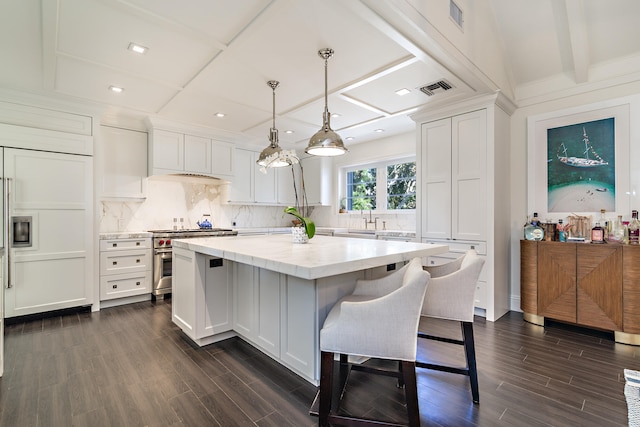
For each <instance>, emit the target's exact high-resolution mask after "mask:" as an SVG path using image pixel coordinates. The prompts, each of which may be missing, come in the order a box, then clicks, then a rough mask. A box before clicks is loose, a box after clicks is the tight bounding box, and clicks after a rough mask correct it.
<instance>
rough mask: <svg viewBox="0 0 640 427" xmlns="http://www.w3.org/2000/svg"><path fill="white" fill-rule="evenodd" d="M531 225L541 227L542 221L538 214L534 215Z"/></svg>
mask: <svg viewBox="0 0 640 427" xmlns="http://www.w3.org/2000/svg"><path fill="white" fill-rule="evenodd" d="M531 225H533V226H540V219H539V218H538V212H534V213H533V218H531Z"/></svg>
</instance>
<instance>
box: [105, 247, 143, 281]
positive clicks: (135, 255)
mask: <svg viewBox="0 0 640 427" xmlns="http://www.w3.org/2000/svg"><path fill="white" fill-rule="evenodd" d="M151 262H152V259H151V250H146V251H139V250H137V251H135V250H134V251H113V252H100V275H101V276H102V275H105V274H123V273H139V272H143V271H151Z"/></svg>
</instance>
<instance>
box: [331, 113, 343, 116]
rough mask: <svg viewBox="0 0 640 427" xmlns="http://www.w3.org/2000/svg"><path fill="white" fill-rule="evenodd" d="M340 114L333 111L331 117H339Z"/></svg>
mask: <svg viewBox="0 0 640 427" xmlns="http://www.w3.org/2000/svg"><path fill="white" fill-rule="evenodd" d="M340 116H341V115H340V114H338V113H333V114H331V117H340Z"/></svg>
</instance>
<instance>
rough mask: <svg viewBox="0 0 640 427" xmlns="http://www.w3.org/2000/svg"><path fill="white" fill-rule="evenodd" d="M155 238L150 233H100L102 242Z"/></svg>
mask: <svg viewBox="0 0 640 427" xmlns="http://www.w3.org/2000/svg"><path fill="white" fill-rule="evenodd" d="M151 237H153V233H150V232H148V231H114V232H112V233H100V240H115V239H146V238H151Z"/></svg>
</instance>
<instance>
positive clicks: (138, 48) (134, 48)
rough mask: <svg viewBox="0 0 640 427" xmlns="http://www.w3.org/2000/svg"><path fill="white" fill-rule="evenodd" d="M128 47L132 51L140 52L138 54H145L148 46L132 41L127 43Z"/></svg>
mask: <svg viewBox="0 0 640 427" xmlns="http://www.w3.org/2000/svg"><path fill="white" fill-rule="evenodd" d="M128 49H129V50H130V51H132V52H135V53H140V54H145V53H147V51H148V50H149V48H148V47H145V46H142V45H139V44H137V43H133V42H131V43H129V47H128Z"/></svg>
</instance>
